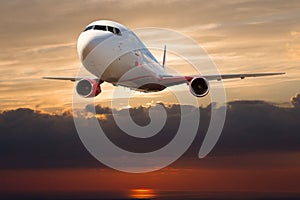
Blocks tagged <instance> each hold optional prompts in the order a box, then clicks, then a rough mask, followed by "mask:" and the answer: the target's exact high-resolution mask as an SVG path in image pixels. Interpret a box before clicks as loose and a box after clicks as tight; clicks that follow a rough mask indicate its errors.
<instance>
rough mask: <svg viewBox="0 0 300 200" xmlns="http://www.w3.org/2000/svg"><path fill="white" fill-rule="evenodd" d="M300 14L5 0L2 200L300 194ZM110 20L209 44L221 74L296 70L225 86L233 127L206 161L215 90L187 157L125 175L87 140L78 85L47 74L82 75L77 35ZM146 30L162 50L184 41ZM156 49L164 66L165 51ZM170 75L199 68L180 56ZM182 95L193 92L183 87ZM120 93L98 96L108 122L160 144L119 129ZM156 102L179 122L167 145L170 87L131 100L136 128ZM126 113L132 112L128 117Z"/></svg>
mask: <svg viewBox="0 0 300 200" xmlns="http://www.w3.org/2000/svg"><path fill="white" fill-rule="evenodd" d="M299 13H300V4H299V1H297V0H295V1H293V0H265V1H260V0H233V1H225V0H213V1H189V0H187V1H179V0H168V1H150V0H145V1H130V3H129V2H128V1H109V0H105V1H95V0H72V1H71V0H60V1H55V0H51V1H50V0H43V1H41V0H26V1H23V0H10V1H5V0H0V25H1V27H2V28H1V29H0V44H1V51H0V105H1V107H0V111H1V112H0V179H1V181H0V196H1V195H6V194H21V195H22V194H52V195H53V194H62V193H72V194H73V193H80V192H83V193H97V192H104V191H119V192H120V191H122V192H124V191H125V193H126V195H127V196H126V195H125V196H126V197H136V196H134V195H133V196H132V194H131V193H137V194H138V193H139V192H141V191H136V190H134V189H139V188H146V189H148V190H149V191H148V193H151V194H152V193H155V191H156V192H157V191H197V192H204V191H205V192H206V191H215V192H220V191H222V192H223V191H230V192H232V191H234V192H242V191H247V192H268V193H272V192H287V193H299V192H300V188H299V185H300V159H299V156H300V149H299V147H300V144H299V141H300V138H299V134H298V130H299V128H300V127H299V120H300V107H299V105H300V95H299V93H300V87H299V85H300V15H299ZM99 19H109V20H113V21H117V22H119V23H121V24H123V25H125V26H127V27H128V28H130V29H132V30H136V31H137V32H139V31H138V30H140V29H141V28H146V27H152V28H166V29H171V30H174V31H177V32H180V33H181V34H184V35H186V36H188V37H190V38H192V39H193V40H194V41H196V42H197V43H198V44H199V45H200V46H201V47H202V48H203V49H205V51H207V53H208V55H209V56H210V57H211V59H212V60H213V62H214V63H215V64H216V66H217V68H218V70H219V71H220V72H221V73H256V72H286V75H284V76H278V77H266V78H252V79H250V78H249V79H245V80H234V81H225V82H224V85H225V89H226V94H227V101H228V110H227V117H226V121H225V127H224V130H223V132H222V135H221V138H220V141H219V142H218V143H217V145H216V147H215V149H214V150H213V151H212V152H211V154H209V155H208V157H206V158H204V159H198V157H197V152H198V151H199V148H200V146H201V141H202V140H203V132H205V131H204V130H206V128H207V119H206V118H208V117H209V116H210V113H209V112H208V111H207V110H208V108H209V103H210V102H209V97H205V98H203V99H200V100H199V102H200V105H201V106H202V107H201V109H200V110H201V114H202V113H204V114H203V116H204V122H202V121H201V123H203V124H201V123H200V124H201V126H200V127H201V128H200V129H199V131H198V134H197V136H196V140H195V142H194V143H193V144H192V145H191V147H190V149H189V150H188V151H187V152H186V154H184V156H183V157H182V158H180V159H179V160H178V161H176V162H175V163H173V164H172V165H170V166H169V167H167V168H164V169H162V170H159V171H156V172H151V173H146V174H140V175H139V174H127V173H122V172H118V171H115V170H112V169H110V168H108V167H105V166H104V165H103V164H101V163H99V162H98V161H97V160H95V159H94V158H93V157H92V156H91V155H90V154H89V153H88V151H87V150H86V149H85V147H84V146H83V144H82V143H81V141H80V139H79V137H78V135H77V133H76V129H75V127H74V123H73V117H72V111H71V104H72V93H73V87H74V84H73V83H72V82H68V81H67V82H64V81H48V80H43V79H41V77H43V76H75V75H76V74H77V73H78V70H79V68H80V67H81V63H80V61H79V59H78V56H77V52H76V42H77V38H78V36H79V34H80V32H81V31H82V30H83V29H84V28H85V27H86V25H87V24H89V23H90V22H92V21H95V20H99ZM138 35H139V34H138ZM139 36H141V38H142V39H143V40H144V41H145V43H146V44H149V45H153V44H155V45H161V47H162V48H163V46H164V45H165V44H167V45H169V43H170V41H172V42H173V43H171V45H176V38H175V39H174V38H169V40H166V38H163V37H153V35H151V34H149V35H148V36H143V35H139ZM172 39H173V40H172ZM178 45H181V44H178ZM150 50H151V49H150ZM152 51H153V54H154V55H155V56H156V57H157V59H158V60H159V61H160V62H161V60H162V51H159V50H154V49H153V50H152ZM191 56H196V57H197V56H198V54H197V52H191ZM200 56H201V55H200ZM199 67H200V69H201V67H203V68H206V67H209V66H199ZM167 70H168V72H170V73H172V72H174V71H176V72H177V73H180V74H191V73H193V72H194V71H193V69H192V68H191V67H190V66H188V65H186V64H185V63H184V62H183V61H182V59H180V58H178V57H176V56H175V55H172V53H171V52H169V53H168V55H167ZM177 90H179V91H185V90H188V88H187V87H186V85H182V86H179V87H177ZM113 91H114V87H113V86H111V85H109V84H107V83H104V84H102V93H101V94H100V95H99V96H98V97H96V98H95V104H96V105H97V106H96V110H97V112H99V113H98V114H99V115H101V120H100V123H103V126H104V127H105V128H106V129H107V130H109V131H110V135H111V138H112V139H114V140H115V142H116V143H118V144H119V145H122V146H123V147H124V148H129V149H130V148H132V145H133V146H134V147H135V148H137V149H138V150H139V151H145V150H149V149H151V148H153V147H151V145H150V147H149V145H146V144H149V142H148V143H145V144H144V143H142V144H139V143H137V141H131V140H129V139H128V138H123V137H122V136H120V134H119V132H118V129H117V128H115V126H116V125H115V122H114V120H113V118H112V114H111V111H112V110H111V108H110V99H111V96H112V93H113ZM157 102H159V103H161V104H162V105H164V106H165V108H166V109H167V110H168V111H169V113H170V114H171V115H170V116H168V120H169V126H167V127H166V128H165V129H163V130H162V132H161V133H160V134H161V135H162V136H163V138H162V139H159V140H157V141H156V140H155V141H154V143H155V144H156V146H155V148H158V147H159V146H160V145H163V144H165V143H166V142H168V140H169V139H170V138H171V135H169V134H171V133H172V131H171V130H173V129H174V125H173V124H176V120H178V115H177V114H176V113H177V110H176V109H178V108H177V107H176V106H177V105H176V101H174V100H173V98H172V95H171V94H170V92H169V91H163V92H159V93H155V94H147V95H140V94H137V95H136V96H135V97H134V99H133V101H131V106H135V107H136V108H134V107H133V108H131V111H130V112H131V113H134V114H132V116H133V118H134V119H135V120H136V122H137V123H141V124H145V123H146V124H147V122H148V121H149V118H148V111H149V108H150V107H141V106H145V105H148V106H149V105H152V106H153V104H155V103H157ZM202 102H208V103H202ZM191 106H194V105H191ZM124 109H128V108H122V109H121V110H119V111H118V112H122V110H124ZM174 113H175V114H174ZM175 128H176V127H175ZM142 192H143V191H142ZM108 196H109V195H108ZM150 196H151V195H150ZM151 197H153V196H151Z"/></svg>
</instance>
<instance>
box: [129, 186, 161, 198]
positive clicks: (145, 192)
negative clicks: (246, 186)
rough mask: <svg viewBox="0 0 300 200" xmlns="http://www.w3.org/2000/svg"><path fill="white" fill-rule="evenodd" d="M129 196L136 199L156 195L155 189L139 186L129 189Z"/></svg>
mask: <svg viewBox="0 0 300 200" xmlns="http://www.w3.org/2000/svg"><path fill="white" fill-rule="evenodd" d="M129 196H130V197H131V198H137V199H149V198H154V197H156V194H155V191H154V190H152V189H145V188H140V189H132V190H130V195H129Z"/></svg>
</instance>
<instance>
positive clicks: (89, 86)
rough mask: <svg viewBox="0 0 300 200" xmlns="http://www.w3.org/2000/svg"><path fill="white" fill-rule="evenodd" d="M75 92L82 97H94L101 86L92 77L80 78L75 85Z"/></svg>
mask: <svg viewBox="0 0 300 200" xmlns="http://www.w3.org/2000/svg"><path fill="white" fill-rule="evenodd" d="M76 92H77V94H79V95H80V96H81V97H84V98H88V97H95V96H97V95H98V94H100V93H101V87H100V84H99V82H98V81H96V80H94V79H82V80H80V81H78V83H77V85H76Z"/></svg>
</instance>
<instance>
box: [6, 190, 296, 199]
mask: <svg viewBox="0 0 300 200" xmlns="http://www.w3.org/2000/svg"><path fill="white" fill-rule="evenodd" d="M0 199H3V200H138V199H139V200H150V199H156V200H181V199H182V200H196V199H199V200H230V199H232V200H296V199H299V200H300V191H299V192H288V193H283V192H276V193H260V192H192V191H190V192H187V191H184V192H182V191H180V192H179V191H155V192H154V191H153V190H150V191H146V190H145V191H135V192H133V191H129V192H119V191H118V192H114V191H109V192H99V193H68V194H65V193H64V194H63V193H60V194H58V193H57V194H0Z"/></svg>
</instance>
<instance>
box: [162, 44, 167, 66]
mask: <svg viewBox="0 0 300 200" xmlns="http://www.w3.org/2000/svg"><path fill="white" fill-rule="evenodd" d="M166 53H167V46H166V45H165V49H164V57H163V62H162V67H163V68H165V64H166Z"/></svg>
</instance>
